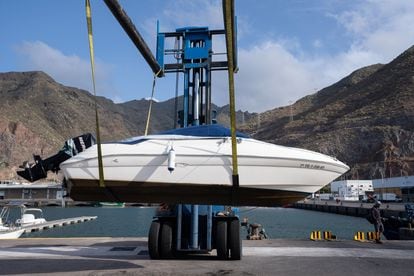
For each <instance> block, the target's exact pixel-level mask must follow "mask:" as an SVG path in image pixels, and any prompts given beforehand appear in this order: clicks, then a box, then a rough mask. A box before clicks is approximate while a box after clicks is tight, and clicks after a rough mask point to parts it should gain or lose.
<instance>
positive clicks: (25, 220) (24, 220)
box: [20, 214, 35, 223]
mask: <svg viewBox="0 0 414 276" xmlns="http://www.w3.org/2000/svg"><path fill="white" fill-rule="evenodd" d="M34 220H35V216H34V215H33V214H24V215H23V216H22V219H21V220H20V223H30V222H34Z"/></svg>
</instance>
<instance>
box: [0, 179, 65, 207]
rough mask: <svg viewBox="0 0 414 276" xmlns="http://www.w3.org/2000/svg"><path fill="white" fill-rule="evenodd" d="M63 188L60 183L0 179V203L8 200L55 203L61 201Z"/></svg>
mask: <svg viewBox="0 0 414 276" xmlns="http://www.w3.org/2000/svg"><path fill="white" fill-rule="evenodd" d="M63 196H64V190H63V188H62V184H61V183H56V182H41V183H35V184H30V183H21V182H15V181H11V180H2V181H0V204H1V205H3V204H5V203H8V202H10V201H24V202H27V203H29V204H33V205H47V204H57V205H61V204H62V202H63Z"/></svg>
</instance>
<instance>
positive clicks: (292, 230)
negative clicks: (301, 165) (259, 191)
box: [22, 207, 373, 240]
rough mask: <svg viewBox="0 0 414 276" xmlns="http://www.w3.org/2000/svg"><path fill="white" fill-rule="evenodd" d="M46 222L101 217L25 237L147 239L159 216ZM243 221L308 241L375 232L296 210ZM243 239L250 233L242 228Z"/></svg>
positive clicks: (93, 210)
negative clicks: (320, 235) (316, 234)
mask: <svg viewBox="0 0 414 276" xmlns="http://www.w3.org/2000/svg"><path fill="white" fill-rule="evenodd" d="M42 209H43V214H44V217H45V218H46V220H55V219H61V218H70V217H79V216H98V219H97V220H94V221H90V222H85V223H81V224H75V225H70V226H65V227H61V228H54V229H49V230H45V231H41V232H34V233H30V234H25V235H24V236H22V238H24V237H30V238H34V237H146V236H147V235H148V230H149V226H150V223H151V220H152V217H153V215H154V213H155V208H153V207H127V208H110V207H69V208H60V207H44V208H42ZM239 216H240V218H244V217H247V218H248V219H249V222H250V223H260V224H261V225H263V227H264V229H265V230H266V233H267V235H268V236H269V238H272V239H281V238H283V239H308V238H309V234H310V232H311V231H315V230H320V231H332V233H333V234H334V235H336V236H337V237H338V239H341V240H351V239H352V238H353V235H354V233H355V232H356V231H365V232H366V231H373V226H372V225H371V224H369V223H368V221H366V219H364V218H358V217H350V216H343V215H337V214H330V213H322V212H316V211H308V210H300V209H293V208H248V207H246V208H240V209H239ZM242 231H243V232H242V237H245V236H246V235H245V234H247V232H246V230H245V229H243V228H242Z"/></svg>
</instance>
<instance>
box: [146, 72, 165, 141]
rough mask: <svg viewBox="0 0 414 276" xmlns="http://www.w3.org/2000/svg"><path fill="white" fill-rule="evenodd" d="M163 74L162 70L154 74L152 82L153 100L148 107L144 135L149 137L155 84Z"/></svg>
mask: <svg viewBox="0 0 414 276" xmlns="http://www.w3.org/2000/svg"><path fill="white" fill-rule="evenodd" d="M161 72H162V69H160V70H159V71H158V72H157V73H156V74H154V80H153V81H152V93H151V99H150V103H149V107H148V114H147V123H146V125H145V132H144V135H145V136H147V135H148V128H149V122H150V118H151V111H152V102H153V101H154V100H153V99H154V91H155V82H156V80H157V77H158V75H159V74H160V73H161Z"/></svg>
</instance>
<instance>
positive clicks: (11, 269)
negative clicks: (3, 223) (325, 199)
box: [0, 238, 414, 276]
mask: <svg viewBox="0 0 414 276" xmlns="http://www.w3.org/2000/svg"><path fill="white" fill-rule="evenodd" d="M0 268H1V269H0V275H18V274H19V275H21V274H23V275H24V274H27V275H29V274H30V275H32V274H35V273H40V274H49V275H50V274H52V275H53V274H54V275H300V276H303V275H347V276H349V275H375V276H378V275H413V272H414V241H384V244H375V243H371V242H364V243H362V242H356V241H310V240H264V241H243V259H242V260H241V261H221V260H217V258H216V257H215V252H214V251H213V252H211V254H210V255H195V256H190V257H188V258H186V259H179V260H150V259H149V256H148V252H147V240H146V238H57V239H56V238H23V239H17V240H3V241H1V242H0Z"/></svg>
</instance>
